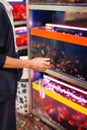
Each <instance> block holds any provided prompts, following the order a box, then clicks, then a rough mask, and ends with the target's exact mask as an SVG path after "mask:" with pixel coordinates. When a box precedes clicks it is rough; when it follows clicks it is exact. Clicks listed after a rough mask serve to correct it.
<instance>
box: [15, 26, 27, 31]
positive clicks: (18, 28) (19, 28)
mask: <svg viewBox="0 0 87 130" xmlns="http://www.w3.org/2000/svg"><path fill="white" fill-rule="evenodd" d="M21 29H22V30H25V31H26V30H27V28H26V27H15V31H18V30H21Z"/></svg>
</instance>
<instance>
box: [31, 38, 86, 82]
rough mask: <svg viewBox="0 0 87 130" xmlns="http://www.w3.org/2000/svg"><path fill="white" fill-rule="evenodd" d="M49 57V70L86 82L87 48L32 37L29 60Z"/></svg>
mask: <svg viewBox="0 0 87 130" xmlns="http://www.w3.org/2000/svg"><path fill="white" fill-rule="evenodd" d="M40 56H42V57H50V58H51V68H52V69H54V70H55V71H57V72H63V73H65V74H68V75H70V76H74V77H77V78H79V79H81V80H84V81H87V47H85V46H80V45H76V44H71V43H66V42H62V41H56V40H52V39H47V38H42V37H37V36H32V37H31V58H33V57H40Z"/></svg>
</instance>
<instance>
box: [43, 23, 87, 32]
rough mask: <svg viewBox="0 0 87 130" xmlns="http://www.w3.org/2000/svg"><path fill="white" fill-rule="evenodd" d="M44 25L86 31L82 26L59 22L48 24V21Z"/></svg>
mask: <svg viewBox="0 0 87 130" xmlns="http://www.w3.org/2000/svg"><path fill="white" fill-rule="evenodd" d="M45 25H46V26H50V27H60V28H67V29H78V30H81V31H87V28H82V27H74V26H67V25H60V24H50V23H46V24H45Z"/></svg>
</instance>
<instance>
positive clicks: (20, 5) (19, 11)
mask: <svg viewBox="0 0 87 130" xmlns="http://www.w3.org/2000/svg"><path fill="white" fill-rule="evenodd" d="M8 2H10V3H11V5H12V6H13V17H14V20H15V21H16V20H25V19H26V4H25V0H8Z"/></svg>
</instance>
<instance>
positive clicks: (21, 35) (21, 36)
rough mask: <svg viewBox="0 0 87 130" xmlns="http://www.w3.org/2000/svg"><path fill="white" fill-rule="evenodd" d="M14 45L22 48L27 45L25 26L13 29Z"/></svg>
mask: <svg viewBox="0 0 87 130" xmlns="http://www.w3.org/2000/svg"><path fill="white" fill-rule="evenodd" d="M15 33H16V44H17V46H23V45H26V44H27V28H26V26H20V27H15Z"/></svg>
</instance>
